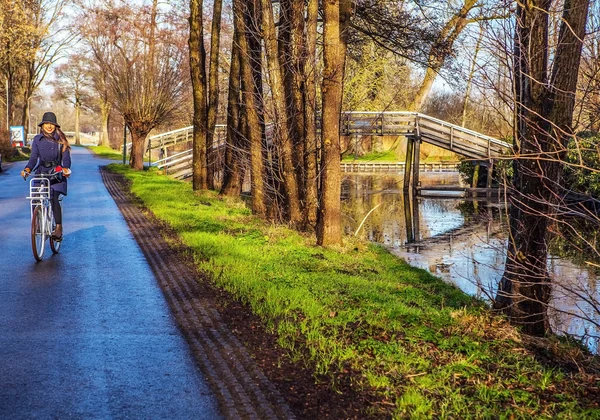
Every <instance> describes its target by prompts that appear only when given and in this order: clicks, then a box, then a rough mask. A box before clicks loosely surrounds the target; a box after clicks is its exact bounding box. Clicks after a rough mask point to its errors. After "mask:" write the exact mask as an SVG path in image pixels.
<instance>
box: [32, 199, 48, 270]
mask: <svg viewBox="0 0 600 420" xmlns="http://www.w3.org/2000/svg"><path fill="white" fill-rule="evenodd" d="M45 247H46V232H45V231H44V213H43V212H42V208H41V207H40V206H36V207H35V208H34V209H33V217H32V218H31V250H32V251H33V257H34V258H35V259H36V260H38V261H42V258H44V248H45Z"/></svg>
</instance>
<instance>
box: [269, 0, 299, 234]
mask: <svg viewBox="0 0 600 420" xmlns="http://www.w3.org/2000/svg"><path fill="white" fill-rule="evenodd" d="M262 17H263V25H262V26H263V39H264V44H265V53H266V59H267V67H268V79H269V85H270V88H271V96H272V100H273V111H274V112H273V123H274V125H273V142H274V146H275V151H276V155H275V158H276V159H278V162H277V168H278V172H279V176H280V177H281V180H282V181H283V182H282V187H283V190H284V194H285V202H284V205H285V210H286V214H287V216H288V219H289V221H290V223H291V224H292V225H293V226H296V227H298V226H300V225H301V222H302V213H301V212H300V196H299V192H298V179H297V176H296V172H295V169H294V163H293V158H294V155H293V139H292V138H291V137H290V130H289V123H288V122H289V115H288V109H287V103H286V99H285V88H284V80H283V76H282V66H281V62H280V60H281V59H282V57H280V56H279V54H278V47H277V38H276V35H275V22H274V19H273V8H272V5H271V0H262Z"/></svg>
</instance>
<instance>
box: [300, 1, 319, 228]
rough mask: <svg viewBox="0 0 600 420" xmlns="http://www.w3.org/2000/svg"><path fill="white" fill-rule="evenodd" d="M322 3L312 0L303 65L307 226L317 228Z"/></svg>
mask: <svg viewBox="0 0 600 420" xmlns="http://www.w3.org/2000/svg"><path fill="white" fill-rule="evenodd" d="M318 15H319V1H318V0H309V1H308V8H307V21H306V61H305V63H304V77H305V94H304V95H305V98H304V122H305V142H306V152H305V155H304V156H305V158H304V166H305V168H306V169H305V171H306V179H305V190H306V191H305V195H304V219H305V225H306V226H311V227H312V228H313V229H316V225H317V209H318V193H317V190H318V183H317V181H318V176H317V162H318V153H319V146H318V144H317V142H318V139H317V118H316V117H317V81H316V80H317V79H316V71H317V61H316V59H317V18H318Z"/></svg>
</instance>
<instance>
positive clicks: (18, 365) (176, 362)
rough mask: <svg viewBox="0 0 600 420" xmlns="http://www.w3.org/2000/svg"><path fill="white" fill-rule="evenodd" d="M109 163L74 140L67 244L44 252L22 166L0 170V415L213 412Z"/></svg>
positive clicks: (212, 398) (187, 415)
mask: <svg viewBox="0 0 600 420" xmlns="http://www.w3.org/2000/svg"><path fill="white" fill-rule="evenodd" d="M106 163H108V161H105V160H101V159H97V158H95V157H94V156H92V155H91V154H90V153H89V152H88V151H87V149H83V148H73V175H72V177H71V180H70V181H69V195H68V197H66V198H65V201H64V203H65V215H64V220H65V223H64V232H65V233H64V242H63V247H62V248H61V252H60V254H58V255H52V253H51V252H50V251H49V250H48V251H47V252H48V254H47V255H46V256H45V258H44V261H42V262H39V263H36V262H35V260H34V258H33V256H32V254H31V247H30V240H29V208H28V202H27V200H25V198H24V197H25V196H26V195H27V192H28V190H27V188H28V187H27V186H28V184H27V183H26V182H24V181H23V179H22V178H21V177H20V176H19V172H20V170H21V169H22V167H23V166H25V165H24V163H16V164H14V165H12V167H10V168H9V167H8V166H7V167H6V168H5V169H6V170H5V171H4V172H2V173H0V418H10V419H19V418H85V419H93V418H144V419H149V418H153V419H154V418H162V419H167V418H168V419H187V418H195V419H203V418H206V419H214V418H220V417H221V415H220V414H219V410H218V408H217V400H216V398H215V396H214V394H213V393H212V391H211V390H210V389H209V387H208V385H207V382H206V381H205V380H204V378H203V376H202V374H201V372H200V371H199V369H198V368H197V367H196V365H195V363H194V360H193V356H192V354H191V353H190V350H189V347H188V345H187V344H186V342H185V340H184V338H183V337H182V335H181V333H180V332H179V330H178V329H177V327H176V325H175V323H174V320H173V318H172V316H171V314H170V312H169V308H168V305H167V303H166V302H165V300H164V298H163V295H162V293H161V291H160V289H159V287H158V285H157V282H156V280H155V278H154V276H153V274H152V271H151V270H150V268H149V266H148V264H147V263H146V260H145V258H144V256H143V254H142V253H141V251H140V249H139V247H138V246H137V244H136V242H135V240H134V238H133V237H132V235H131V233H130V231H129V230H128V227H127V225H126V223H125V221H124V219H123V218H122V216H121V213H120V212H119V210H118V208H117V206H116V205H115V202H114V200H113V199H112V197H111V196H110V195H109V194H108V193H107V191H106V188H105V186H104V184H103V182H102V179H101V175H100V172H99V170H98V168H99V166H101V165H104V164H106Z"/></svg>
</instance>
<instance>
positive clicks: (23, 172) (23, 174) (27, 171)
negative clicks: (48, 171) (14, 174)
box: [21, 168, 31, 179]
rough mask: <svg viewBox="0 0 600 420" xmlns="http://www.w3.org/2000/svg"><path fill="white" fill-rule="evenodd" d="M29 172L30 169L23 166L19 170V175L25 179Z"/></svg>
mask: <svg viewBox="0 0 600 420" xmlns="http://www.w3.org/2000/svg"><path fill="white" fill-rule="evenodd" d="M30 173H31V169H29V168H25V169H23V170H22V171H21V176H22V177H23V179H27V177H28V176H29V174H30Z"/></svg>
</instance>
